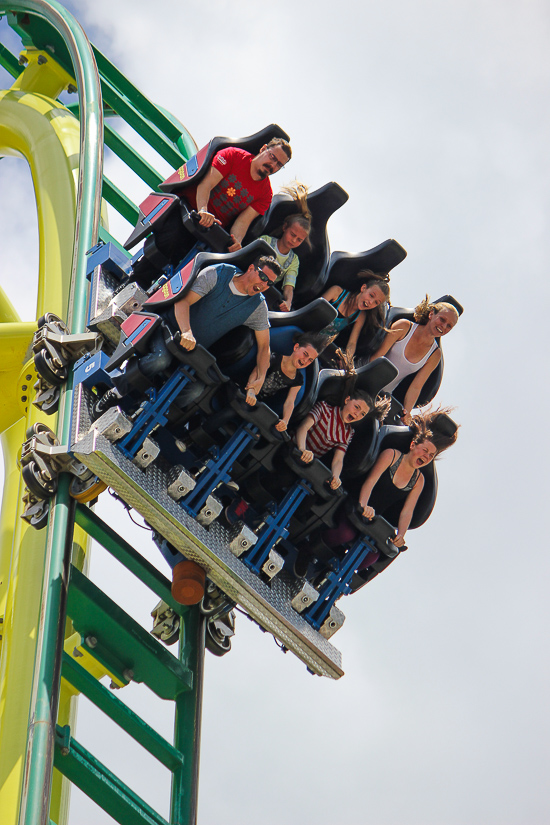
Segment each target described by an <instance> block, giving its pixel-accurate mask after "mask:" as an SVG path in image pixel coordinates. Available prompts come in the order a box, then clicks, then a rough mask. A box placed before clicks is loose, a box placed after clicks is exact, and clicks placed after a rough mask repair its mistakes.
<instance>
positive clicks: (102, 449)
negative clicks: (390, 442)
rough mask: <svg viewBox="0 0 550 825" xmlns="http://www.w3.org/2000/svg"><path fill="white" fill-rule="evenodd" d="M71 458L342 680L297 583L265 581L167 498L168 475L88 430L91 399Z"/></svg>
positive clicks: (315, 665) (308, 659) (80, 406)
mask: <svg viewBox="0 0 550 825" xmlns="http://www.w3.org/2000/svg"><path fill="white" fill-rule="evenodd" d="M74 396H75V397H74V408H73V426H72V446H71V452H72V453H73V454H74V455H75V457H77V458H78V459H79V461H82V463H83V464H85V465H86V466H87V467H89V468H90V469H91V470H92V471H93V472H94V473H95V474H96V475H98V476H99V478H101V479H102V481H104V482H105V483H106V484H108V485H109V486H110V487H112V488H113V489H114V490H115V491H116V492H117V493H118V494H119V495H120V496H121V497H122V498H123V499H124V501H126V502H127V503H128V504H129V505H130V506H131V507H134V508H135V509H136V510H137V511H138V512H139V513H140V514H141V515H142V516H143V518H144V519H146V521H147V522H148V523H149V524H150V525H151V526H152V527H153V528H154V529H155V530H157V531H158V532H159V533H161V534H162V535H163V536H164V537H165V538H166V539H167V540H168V541H169V542H170V543H171V544H173V545H174V546H175V547H176V548H177V549H178V550H180V551H181V552H182V553H184V554H185V556H186V557H187V558H189V559H192V560H193V561H196V562H198V563H199V564H200V565H201V566H202V567H204V568H205V570H206V571H207V574H208V576H209V578H210V579H211V580H212V581H213V582H214V583H215V584H216V585H218V586H219V587H220V588H221V589H222V590H223V591H224V592H225V593H226V594H227V595H228V596H229V598H231V599H233V601H235V602H236V603H237V604H238V605H240V606H241V607H242V608H243V609H244V610H245V611H246V612H247V613H248V614H249V616H250V617H251V618H252V619H254V620H255V621H256V622H258V624H260V625H261V627H263V628H264V629H265V630H267V631H268V632H270V633H272V634H273V635H274V636H275V637H276V638H277V639H278V640H279V641H280V642H281V643H282V644H283V645H284V646H285V647H286V648H288V650H291V651H292V652H293V653H294V654H295V655H296V656H298V658H300V659H301V660H302V661H303V662H304V663H305V664H306V665H307V667H308V668H309V669H310V670H311V671H313V672H314V673H317V674H318V675H320V676H328V677H330V678H332V679H338V678H340V677H341V676H342V675H343V673H344V672H343V670H342V667H341V654H340V651H338V650H337V649H336V648H335V647H334V646H333V645H332V644H330V642H329V641H327V639H325V638H324V637H323V636H322V635H321V634H320V633H318V632H317V631H316V630H314V628H313V627H311V625H310V624H308V622H306V621H305V619H303V618H302V617H301V616H300V614H299V613H297V612H296V611H295V610H294V608H293V607H292V606H291V604H290V602H291V600H292V598H293V597H294V596H295V595H296V593H297V592H298V590H299V583H298V582H297V581H296V580H295V579H294V578H293V577H291V576H289V575H287V574H285V573H284V571H283V572H282V573H280V574H279V575H278V576H276V577H275V578H274V579H272V580H271V582H269V583H267V582H264V581H262V580H261V579H260V578H259V577H258V576H256V575H255V574H254V573H253V572H252V571H251V570H249V569H248V567H247V566H246V565H245V564H244V563H243V562H242V561H241V560H240V559H239V558H237V557H236V556H234V555H233V553H232V552H231V550H230V549H229V531H228V530H227V529H226V528H225V527H223V526H222V525H220V524H218V523H217V522H213V523H212V524H211V525H210V526H209V527H207V528H206V527H202V526H201V525H200V524H198V523H197V522H196V521H195V519H193V518H192V517H191V516H189V515H188V514H187V513H186V512H185V510H184V509H183V507H181V506H180V505H179V504H178V503H177V502H175V501H174V500H173V499H172V498H170V496H169V495H168V493H167V486H168V480H167V477H166V475H165V474H164V473H163V472H162V471H161V470H160V469H159V468H158V467H156V466H155V465H154V464H152V465H150V466H149V467H148V468H147V469H146V470H141V469H140V468H139V467H136V466H135V465H134V464H133V463H132V462H131V461H129V460H128V459H127V458H126V457H125V456H124V455H123V454H122V453H121V451H120V450H119V449H118V448H117V447H116V445H114V444H112V443H111V442H110V441H108V440H107V439H106V438H105V437H104V436H102V435H100V434H99V433H98V432H97V431H96V430H93V429H92V430H90V425H91V421H90V416H89V393H88V390H86V389H85V388H84V387H82V385H80V386H79V387H77V388H76V391H75V394H74Z"/></svg>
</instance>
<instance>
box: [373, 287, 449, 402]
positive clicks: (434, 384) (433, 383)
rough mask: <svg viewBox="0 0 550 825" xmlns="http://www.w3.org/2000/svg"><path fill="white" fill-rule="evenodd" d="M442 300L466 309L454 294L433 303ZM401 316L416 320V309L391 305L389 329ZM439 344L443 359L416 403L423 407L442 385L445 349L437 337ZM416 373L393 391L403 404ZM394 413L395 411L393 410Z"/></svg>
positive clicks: (388, 317) (393, 395)
mask: <svg viewBox="0 0 550 825" xmlns="http://www.w3.org/2000/svg"><path fill="white" fill-rule="evenodd" d="M440 302H444V303H447V304H451V305H452V306H454V307H455V308H456V310H457V312H458V314H459V316H460V315H462V313H463V311H464V309H463V307H462V305H461V304H459V302H458V301H457V300H456V298H453V296H452V295H442V296H441V298H438V299H437V300H436V301H433V302H432V303H434V304H438V303H440ZM400 318H405V319H406V320H407V321H414V309H405V308H404V307H391V309H390V311H389V312H388V314H387V316H386V327H387V328H388V329H389V327H391V325H392V324H393V323H394V322H395V321H399V319H400ZM436 341H437V345H438V347H439V348H440V350H441V359H440V361H439V364H438V365H437V367H436V368H435V370H434V371H433V372H432V373H431V375H430V376H429V377H428V380H427V381H426V383H425V384H424V386H423V387H422V390H421V392H420V395H419V397H418V401H417V402H416V405H417V406H418V407H423V406H424V405H425V404H428V403H429V402H430V401H431V400H432V399H433V398H435V396H436V394H437V392H438V390H439V387H440V386H441V381H442V380H443V368H444V360H443V349H442V347H441V341H440V339H439V338H436ZM414 377H415V373H412V375H407V376H406V378H404V379H403V380H402V381H401V382H400V383H399V384H398V385H397V387H396V388H395V389H394V391H393V392H392V397H393V398H395V400H396V401H398V402H399V403H400V404H403V402H404V400H405V395H406V394H407V390H408V389H409V387H410V385H411V383H412V381H413V380H414ZM392 414H393V411H392Z"/></svg>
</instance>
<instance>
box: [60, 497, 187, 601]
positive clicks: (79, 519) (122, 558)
mask: <svg viewBox="0 0 550 825" xmlns="http://www.w3.org/2000/svg"><path fill="white" fill-rule="evenodd" d="M75 521H76V523H77V524H78V525H79V526H80V527H82V529H83V530H86V532H87V533H88V535H89V536H91V537H92V538H93V539H95V540H96V541H98V542H99V543H100V544H101V545H102V546H103V547H104V548H105V549H106V550H108V551H109V553H111V555H113V556H114V557H115V558H116V559H117V560H118V561H119V562H120V563H121V564H123V565H124V566H125V567H126V568H127V569H128V570H129V571H130V572H131V573H133V574H134V575H135V576H137V577H138V579H141V581H142V582H143V583H144V584H146V585H147V587H150V588H151V590H152V591H153V592H154V593H156V594H157V596H160V598H161V599H163V601H165V602H166V603H167V604H168V605H170V607H171V608H172V609H173V610H174V611H175V612H176V613H179V614H181V613H183V612H184V611H185V607H184V606H183V605H181V604H179V603H178V602H177V601H176V600H175V599H174V598H173V597H172V593H171V592H170V587H171V583H170V582H169V581H168V579H167V578H166V576H163V574H162V573H161V572H160V571H159V570H157V568H156V567H154V566H153V565H152V564H151V563H150V562H148V561H147V559H144V558H143V556H142V555H141V553H138V552H137V550H134V548H133V547H132V545H131V544H128V542H127V541H125V539H123V538H122V536H119V535H118V533H115V531H114V530H113V529H112V528H111V527H109V525H108V524H105V522H104V521H102V520H101V519H100V518H99V516H98V515H96V513H94V512H93V510H90V509H89V508H88V507H84V505H82V504H77V506H76V511H75Z"/></svg>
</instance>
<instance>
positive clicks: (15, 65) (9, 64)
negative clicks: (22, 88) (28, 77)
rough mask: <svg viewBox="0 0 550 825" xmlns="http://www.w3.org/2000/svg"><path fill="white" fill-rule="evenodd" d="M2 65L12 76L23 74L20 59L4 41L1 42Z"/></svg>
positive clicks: (0, 63) (0, 59) (0, 62)
mask: <svg viewBox="0 0 550 825" xmlns="http://www.w3.org/2000/svg"><path fill="white" fill-rule="evenodd" d="M0 66H3V67H4V69H5V70H6V71H7V72H9V73H10V74H11V76H12V77H19V75H20V74H21V66H20V65H19V61H18V60H17V58H16V57H14V55H13V54H12V53H11V52H10V50H9V49H7V48H6V47H5V46H4V44H3V43H0Z"/></svg>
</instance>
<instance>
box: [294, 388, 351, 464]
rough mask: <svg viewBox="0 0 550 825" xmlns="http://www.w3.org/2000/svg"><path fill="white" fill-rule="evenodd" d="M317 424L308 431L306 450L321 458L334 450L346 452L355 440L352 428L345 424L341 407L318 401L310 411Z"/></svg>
mask: <svg viewBox="0 0 550 825" xmlns="http://www.w3.org/2000/svg"><path fill="white" fill-rule="evenodd" d="M309 415H311V416H312V418H313V419H314V421H315V423H314V424H313V426H312V427H311V428H310V429H309V430H308V434H307V440H306V450H311V452H312V453H313V455H314V456H316V457H317V458H319V457H320V456H322V455H325V453H328V451H329V450H332V448H333V447H334V448H336V449H337V450H342V452H344V453H345V452H346V450H347V448H348V447H349V443H350V441H351V439H352V438H353V430H352V428H351V427H350V426H349V425H348V424H345V423H344V419H343V418H342V410H341V409H340V407H332V406H331V405H330V404H327V402H326V401H318V402H317V403H316V404H315V405H314V406H313V407H312V408H311V410H310V411H309Z"/></svg>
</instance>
